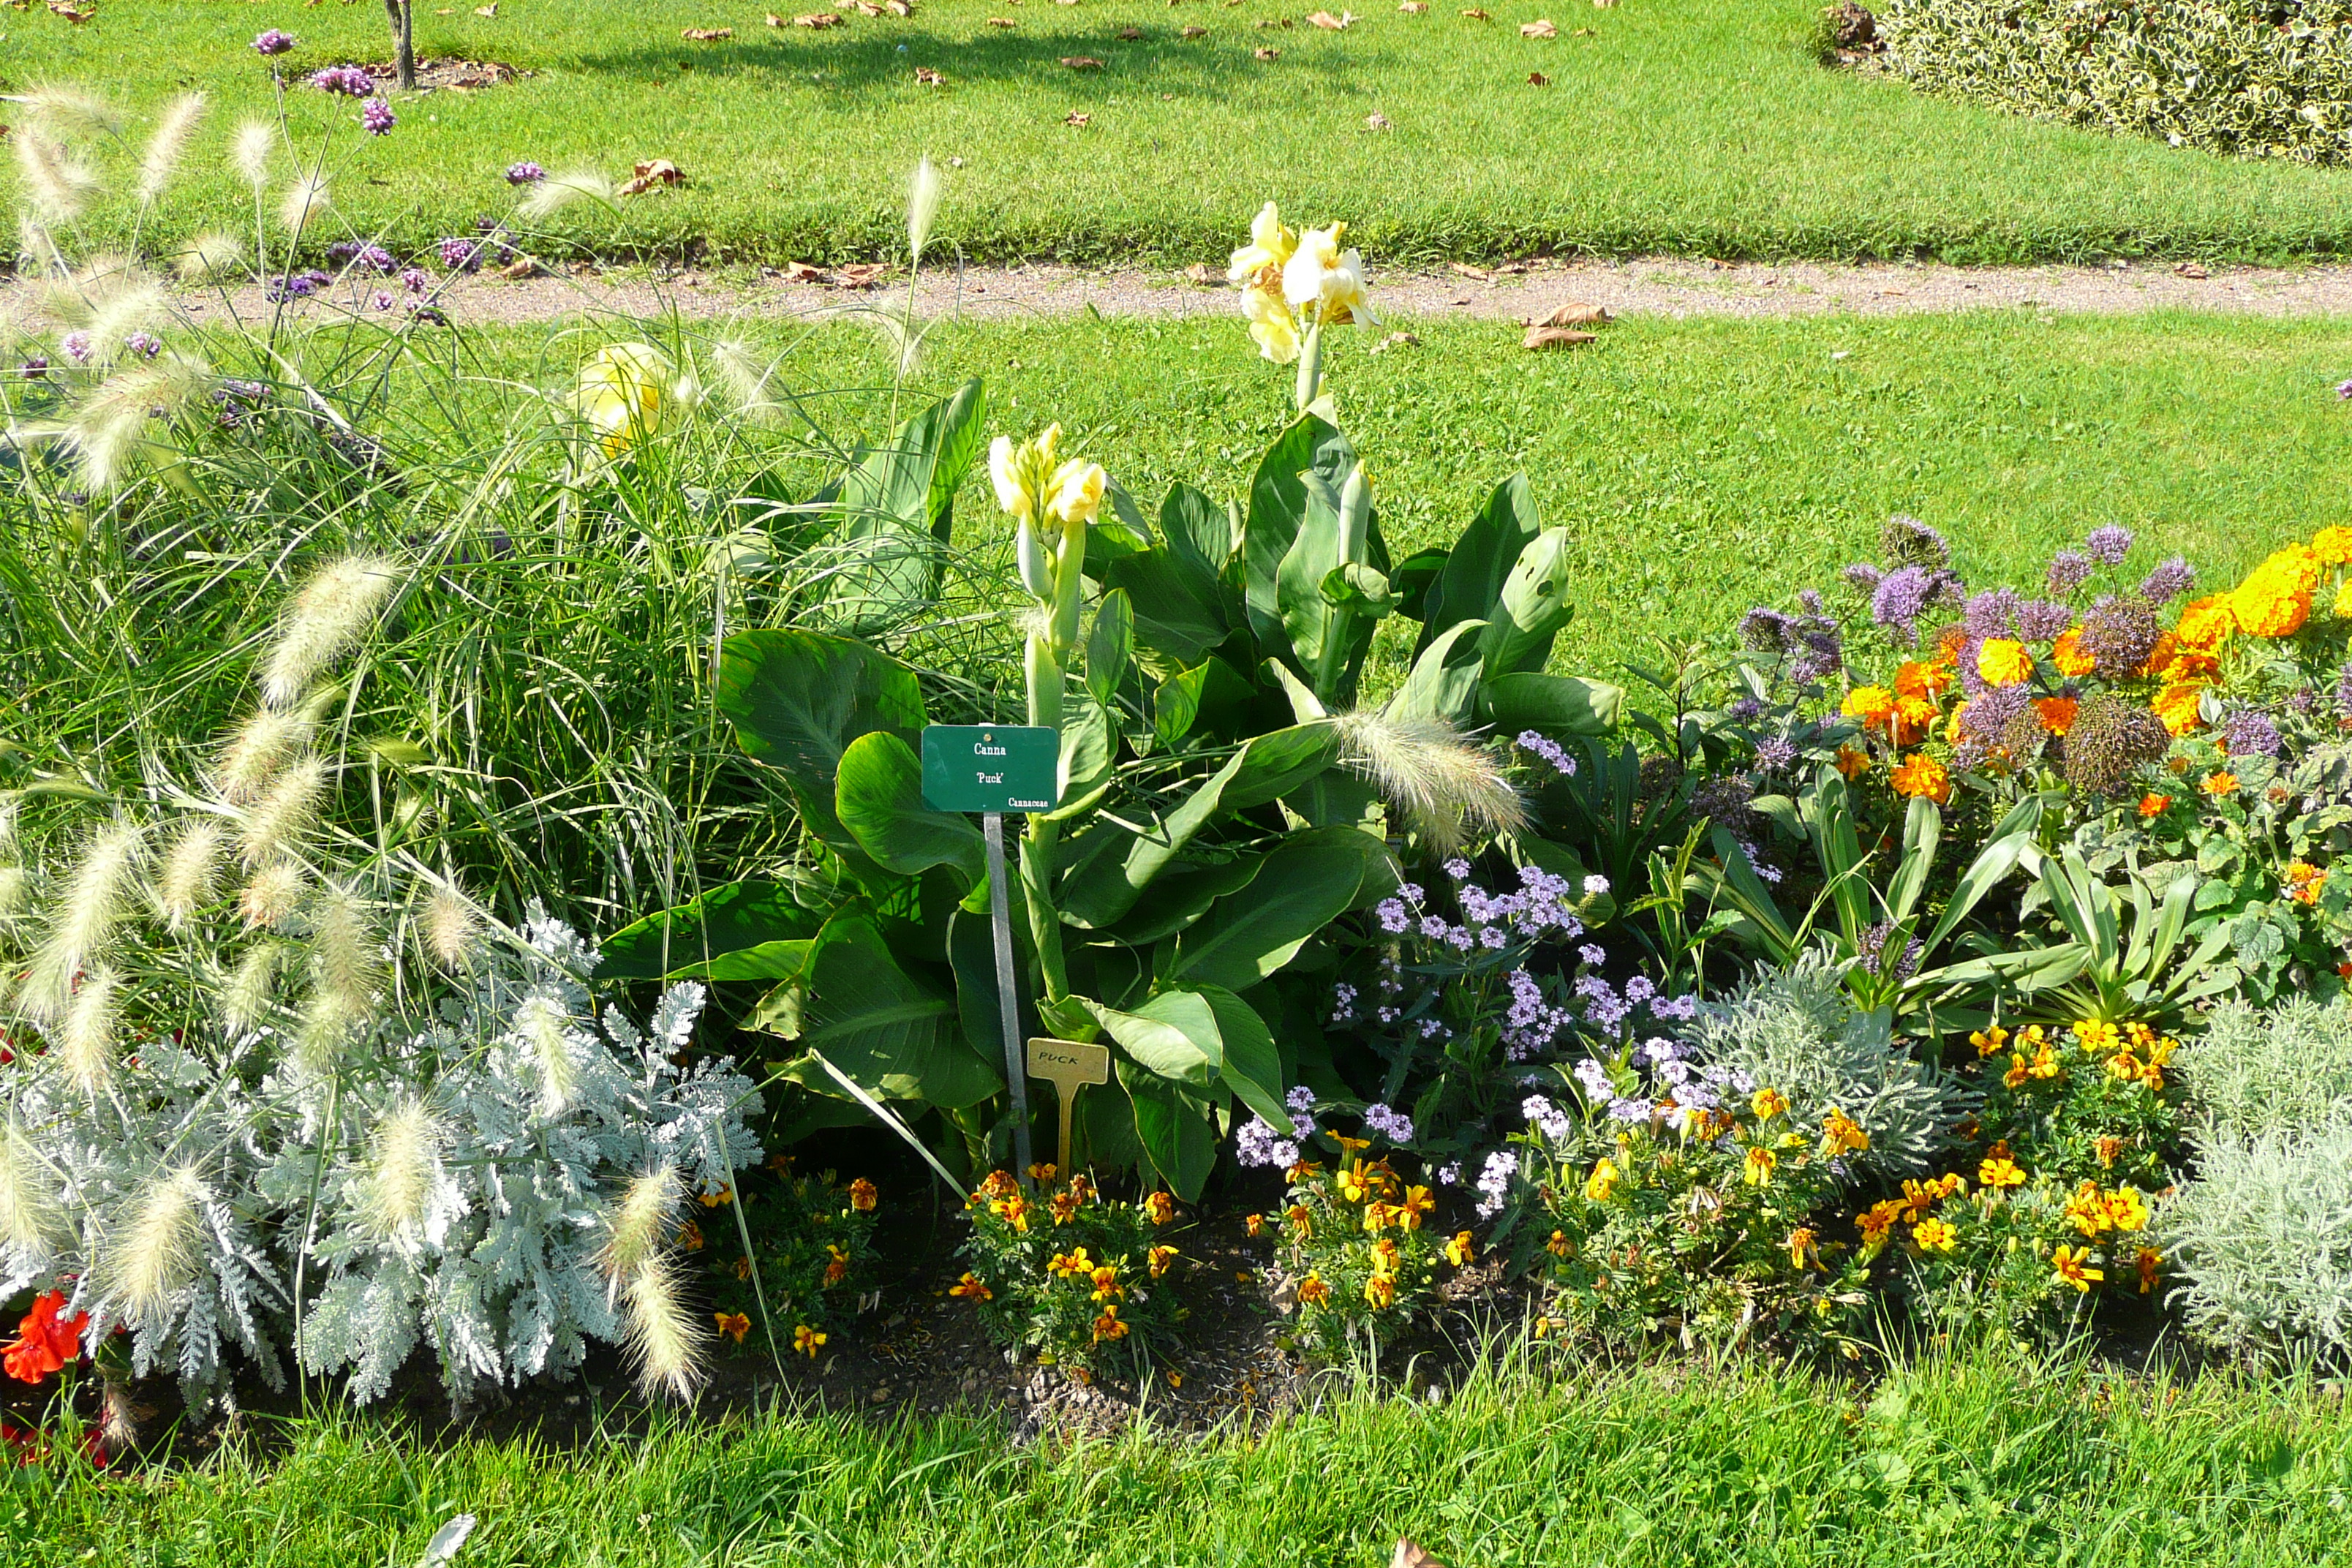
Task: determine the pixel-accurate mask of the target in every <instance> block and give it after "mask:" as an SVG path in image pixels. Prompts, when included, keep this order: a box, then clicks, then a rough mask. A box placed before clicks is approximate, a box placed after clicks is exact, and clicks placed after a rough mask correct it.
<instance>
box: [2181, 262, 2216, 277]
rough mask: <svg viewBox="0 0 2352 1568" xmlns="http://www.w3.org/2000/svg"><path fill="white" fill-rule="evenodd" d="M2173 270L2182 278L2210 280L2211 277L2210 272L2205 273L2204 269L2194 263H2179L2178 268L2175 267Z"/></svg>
mask: <svg viewBox="0 0 2352 1568" xmlns="http://www.w3.org/2000/svg"><path fill="white" fill-rule="evenodd" d="M2173 270H2174V271H2175V272H2178V273H2179V274H2180V276H2182V277H2183V278H2210V277H2212V276H2213V275H2212V274H2211V273H2210V272H2208V271H2206V270H2205V268H2202V267H2200V266H2199V265H2198V264H2197V263H2196V262H2194V261H2184V262H2182V263H2180V265H2179V266H2178V267H2175V268H2173Z"/></svg>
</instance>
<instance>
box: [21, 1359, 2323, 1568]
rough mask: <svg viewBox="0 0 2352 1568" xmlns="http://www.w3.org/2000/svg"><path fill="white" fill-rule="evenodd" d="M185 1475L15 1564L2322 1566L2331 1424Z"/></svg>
mask: <svg viewBox="0 0 2352 1568" xmlns="http://www.w3.org/2000/svg"><path fill="white" fill-rule="evenodd" d="M250 1435H251V1436H255V1437H268V1438H281V1439H283V1441H282V1443H280V1444H278V1445H276V1446H275V1447H274V1449H273V1451H269V1452H268V1453H267V1454H266V1456H261V1457H257V1451H256V1448H253V1447H247V1448H236V1447H232V1448H231V1449H230V1450H228V1451H227V1452H226V1453H225V1454H223V1455H221V1456H220V1457H218V1458H215V1459H214V1460H212V1461H210V1462H207V1463H205V1464H204V1465H202V1466H198V1467H194V1468H160V1469H154V1470H150V1471H148V1472H145V1473H140V1474H132V1475H128V1476H124V1477H121V1478H119V1479H93V1478H92V1477H91V1475H90V1473H89V1471H88V1470H87V1469H85V1468H81V1467H79V1466H67V1465H57V1466H36V1467H30V1468H19V1469H12V1470H10V1471H8V1472H7V1473H6V1474H5V1476H0V1549H5V1552H6V1553H7V1557H6V1561H7V1562H8V1563H10V1564H12V1565H13V1564H26V1565H29V1564H36V1563H38V1564H59V1563H77V1562H83V1561H89V1562H103V1563H107V1564H109V1565H110V1568H166V1565H169V1568H213V1565H215V1564H217V1565H219V1568H314V1565H319V1564H327V1563H337V1564H342V1563H352V1564H363V1563H385V1564H390V1565H394V1568H408V1565H410V1564H413V1563H416V1562H417V1561H418V1560H419V1558H420V1557H421V1556H422V1555H423V1553H424V1550H425V1542H426V1541H427V1539H428V1538H429V1537H430V1536H431V1535H432V1534H433V1532H434V1531H436V1529H437V1528H439V1527H440V1526H442V1525H443V1524H444V1523H446V1521H448V1520H450V1519H451V1518H452V1517H453V1516H455V1515H457V1514H459V1513H471V1514H473V1515H475V1516H476V1517H477V1519H478V1526H477V1529H476V1531H475V1533H474V1534H473V1536H472V1538H471V1539H470V1540H469V1541H468V1542H467V1545H466V1548H465V1549H464V1550H463V1551H462V1552H459V1553H458V1555H457V1563H459V1564H461V1565H462V1568H491V1565H508V1564H512V1565H517V1568H520V1565H522V1564H541V1563H544V1564H550V1565H556V1564H561V1565H563V1568H586V1565H589V1564H595V1565H598V1568H635V1565H639V1564H643V1565H646V1568H654V1565H660V1568H686V1565H688V1564H695V1565H700V1564H721V1563H723V1564H726V1565H728V1568H765V1565H769V1564H777V1565H783V1564H790V1565H792V1568H819V1565H831V1564H843V1565H849V1564H856V1565H860V1568H863V1565H868V1564H890V1565H892V1568H925V1565H940V1568H945V1565H950V1564H951V1565H955V1568H999V1565H1003V1568H1016V1565H1017V1568H1160V1565H1162V1564H1165V1565H1169V1568H1175V1565H1179V1564H1181V1565H1185V1568H1192V1565H1209V1564H1214V1565H1216V1568H1228V1565H1231V1568H1244V1565H1246V1568H1256V1565H1260V1564H1264V1565H1266V1568H1276V1565H1280V1568H1309V1565H1313V1568H1379V1565H1381V1564H1383V1563H1387V1561H1388V1559H1389V1553H1390V1551H1391V1547H1392V1546H1393V1544H1394V1542H1395V1541H1396V1540H1397V1538H1398V1537H1399V1536H1400V1535H1404V1536H1408V1537H1411V1538H1412V1539H1413V1540H1415V1541H1418V1542H1421V1543H1422V1544H1423V1545H1424V1546H1425V1547H1427V1548H1428V1549H1429V1550H1431V1551H1432V1552H1435V1553H1436V1554H1437V1555H1438V1556H1439V1557H1440V1558H1441V1559H1442V1560H1444V1562H1446V1563H1451V1564H1454V1565H1455V1568H1518V1565H1523V1564H1524V1565H1536V1564H1542V1565H1553V1564H1571V1563H1572V1564H1579V1565H1582V1564H1620V1563H1622V1564H1629V1565H1631V1564H1641V1565H1643V1568H1648V1565H1652V1564H1685V1563H1689V1564H1697V1563H1740V1564H1759V1565H1760V1564H1773V1565H1776V1568H1796V1565H1798V1564H1815V1563H1818V1564H1824V1565H1828V1564H1835V1565H1838V1568H1846V1565H1850V1564H1857V1563H1889V1564H1896V1563H1899V1564H1904V1565H1905V1568H1962V1565H1979V1564H1980V1565H1983V1568H2017V1565H2018V1564H2021V1563H2074V1562H2081V1563H2094V1562H2095V1563H2100V1564H2103V1565H2114V1568H2128V1565H2134V1564H2148V1565H2151V1568H2153V1565H2157V1564H2165V1565H2174V1564H2180V1563H2231V1564H2232V1565H2233V1568H2263V1565H2266V1564H2281V1565H2290V1564H2291V1565H2295V1568H2301V1565H2302V1564H2305V1563H2322V1562H2329V1561H2333V1560H2335V1556H2336V1552H2338V1550H2339V1548H2340V1543H2341V1541H2342V1531H2343V1528H2344V1526H2343V1519H2344V1509H2345V1506H2346V1504H2345V1498H2346V1496H2347V1491H2348V1490H2352V1420H2348V1419H2347V1415H2346V1413H2345V1410H2344V1406H2343V1404H2342V1402H2341V1401H2340V1399H2336V1398H2334V1397H2331V1396H2326V1395H2323V1394H2315V1393H2314V1392H2312V1391H2310V1390H2308V1389H2290V1388H2278V1387H2270V1386H2256V1385H2252V1384H2243V1383H2240V1382H2238V1381H2236V1380H2233V1379H2231V1378H2227V1377H2219V1376H2208V1377H2205V1378H2201V1379H2198V1380H2195V1381H2189V1382H2172V1381H2168V1380H2164V1379H2161V1378H2159V1379H2155V1380H2148V1381H2134V1380H2127V1379H2125V1378H2122V1377H2119V1376H2116V1375H2114V1374H2109V1373H2094V1372H2086V1371H2081V1370H2072V1371H2070V1370H2068V1369H2067V1368H2065V1367H2064V1366H2063V1365H2061V1366H2057V1367H2052V1366H2048V1365H2041V1366H2036V1365H2033V1364H2030V1363H2023V1362H2018V1361H2011V1360H2009V1359H2004V1358H1993V1357H1990V1356H1982V1355H1979V1356H1971V1357H1967V1358H1963V1359H1959V1360H1956V1361H1953V1362H1950V1363H1938V1364H1934V1365H1928V1366H1924V1367H1921V1368H1919V1369H1917V1370H1915V1371H1910V1372H1903V1373H1896V1374H1895V1375H1894V1376H1892V1377H1891V1378H1889V1379H1888V1380H1887V1381H1886V1382H1885V1383H1884V1384H1880V1385H1878V1386H1876V1387H1875V1388H1864V1387H1861V1386H1859V1385H1854V1384H1845V1383H1843V1382H1836V1381H1828V1380H1823V1379H1820V1378H1817V1377H1815V1376H1812V1375H1809V1374H1806V1373H1801V1372H1793V1371H1786V1370H1778V1369H1773V1368H1769V1367H1763V1366H1750V1367H1746V1368H1741V1369H1738V1370H1732V1371H1706V1370H1701V1369H1696V1368H1685V1369H1678V1370H1675V1371H1671V1372H1666V1371H1662V1372H1656V1373H1633V1374H1630V1375H1623V1376H1617V1377H1608V1376H1600V1375H1593V1374H1591V1373H1586V1374H1582V1375H1578V1374H1575V1373H1570V1374H1568V1375H1567V1376H1566V1377H1565V1378H1555V1377H1547V1376H1542V1375H1528V1374H1525V1373H1514V1374H1507V1375H1486V1376H1481V1377H1477V1378H1475V1379H1473V1380H1472V1381H1471V1382H1470V1383H1469V1384H1467V1385H1466V1386H1465V1387H1464V1388H1462V1389H1461V1390H1459V1391H1457V1392H1456V1393H1455V1394H1454V1396H1453V1397H1451V1398H1449V1399H1446V1400H1444V1401H1443V1402H1434V1401H1429V1402H1424V1401H1421V1400H1417V1399H1415V1398H1413V1397H1411V1396H1410V1395H1409V1394H1407V1393H1406V1392H1405V1391H1403V1390H1402V1389H1399V1388H1396V1387H1394V1386H1391V1387H1386V1388H1382V1389H1378V1390H1370V1389H1359V1390H1357V1391H1355V1392H1352V1393H1348V1394H1340V1395H1339V1396H1338V1397H1336V1398H1334V1399H1332V1400H1330V1401H1329V1402H1328V1403H1327V1404H1326V1405H1324V1407H1323V1408H1322V1409H1321V1410H1320V1411H1318V1413H1316V1414H1313V1415H1307V1416H1303V1417H1293V1418H1290V1419H1287V1420H1285V1421H1283V1422H1282V1423H1280V1424H1279V1425H1277V1426H1274V1427H1273V1428H1272V1429H1271V1430H1268V1431H1265V1432H1263V1433H1262V1434H1261V1435H1259V1436H1239V1435H1228V1436H1223V1437H1220V1438H1212V1439H1208V1440H1204V1441H1198V1442H1187V1441H1183V1440H1177V1439H1170V1438H1167V1437H1164V1436H1152V1435H1150V1434H1148V1433H1142V1434H1130V1435H1129V1436H1126V1437H1123V1438H1120V1439H1118V1440H1116V1441H1110V1442H1100V1443H1092V1444H1065V1443H1059V1442H1055V1441H1052V1440H1047V1441H1043V1442H1039V1443H1036V1444H1034V1445H1030V1446H1023V1445H1018V1444H1014V1443H1012V1442H1009V1441H1008V1440H1007V1434H1006V1433H1005V1431H1004V1430H1003V1428H1002V1427H1001V1426H998V1425H996V1424H995V1423H994V1422H992V1421H991V1420H988V1419H984V1418H973V1417H965V1416H959V1415H952V1414H950V1415H945V1416H941V1417H937V1418H926V1419H922V1420H913V1421H900V1422H897V1423H868V1422H866V1421H864V1420H861V1419H860V1418H858V1417H856V1416H847V1417H844V1416H820V1415H790V1414H771V1415H764V1416H755V1417H736V1418H731V1419H729V1420H727V1421H725V1422H724V1423H723V1424H721V1425H719V1426H716V1427H715V1428H714V1427H713V1426H708V1425H697V1424H694V1423H692V1422H690V1421H687V1420H679V1419H664V1420H661V1421H658V1422H657V1423H656V1426H655V1428H654V1429H653V1430H652V1431H651V1432H649V1433H648V1432H643V1431H639V1432H635V1433H629V1432H615V1433H614V1434H613V1435H611V1436H609V1437H608V1438H605V1439H604V1440H600V1441H596V1442H593V1443H591V1444H589V1445H587V1446H585V1447H581V1448H578V1449H575V1450H571V1451H562V1450H555V1449H551V1448H549V1447H542V1446H539V1445H535V1444H533V1443H531V1442H530V1441H528V1440H520V1441H518V1440H511V1439H509V1440H486V1439H457V1440H441V1441H427V1440H423V1439H420V1438H419V1437H418V1436H416V1435H415V1434H413V1433H410V1432H405V1431H403V1430H400V1429H397V1428H394V1427H392V1426H388V1425H386V1424H384V1423H383V1422H381V1421H377V1420H373V1419H370V1418H367V1417H362V1416H352V1415H329V1416H324V1417H320V1418H315V1419H310V1420H305V1421H301V1422H297V1423H292V1424H289V1426H285V1427H283V1428H279V1427H276V1426H263V1427H261V1428H258V1429H256V1430H254V1431H253V1432H252V1433H251V1434H250Z"/></svg>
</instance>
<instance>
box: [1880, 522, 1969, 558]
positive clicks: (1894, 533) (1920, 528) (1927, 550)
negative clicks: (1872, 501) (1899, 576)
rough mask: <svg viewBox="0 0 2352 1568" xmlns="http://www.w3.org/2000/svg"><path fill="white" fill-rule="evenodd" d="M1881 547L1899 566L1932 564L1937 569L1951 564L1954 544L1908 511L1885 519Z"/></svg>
mask: <svg viewBox="0 0 2352 1568" xmlns="http://www.w3.org/2000/svg"><path fill="white" fill-rule="evenodd" d="M1878 548H1879V551H1880V552H1881V553H1882V554H1884V555H1885V557H1886V558H1887V559H1888V560H1889V561H1892V562H1894V563H1895V564H1896V565H1898V566H1931V567H1934V568H1936V569H1937V571H1941V570H1942V569H1943V568H1945V567H1947V566H1949V565H1950V564H1951V563H1952V547H1951V546H1950V545H1949V544H1948V543H1946V542H1945V541H1944V536H1943V535H1942V534H1940V533H1938V532H1937V531H1935V530H1934V529H1932V528H1929V527H1928V526H1927V524H1926V523H1924V522H1921V521H1919V520H1918V519H1917V518H1916V517H1913V516H1911V515H1909V514H1908V513H1906V512H1899V511H1898V512H1896V513H1895V515H1894V516H1893V517H1890V518H1888V519H1887V520H1886V527H1885V530H1884V531H1882V532H1881V533H1880V534H1879V536H1878Z"/></svg>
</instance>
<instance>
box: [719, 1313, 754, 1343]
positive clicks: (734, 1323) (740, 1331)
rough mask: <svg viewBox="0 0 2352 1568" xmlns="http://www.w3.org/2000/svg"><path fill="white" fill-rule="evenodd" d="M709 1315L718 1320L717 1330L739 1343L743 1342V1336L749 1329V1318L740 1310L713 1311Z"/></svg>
mask: <svg viewBox="0 0 2352 1568" xmlns="http://www.w3.org/2000/svg"><path fill="white" fill-rule="evenodd" d="M710 1315H711V1316H712V1317H714V1318H716V1319H718V1320H719V1332H720V1333H722V1334H725V1335H726V1336H727V1337H728V1338H729V1339H730V1340H733V1341H734V1342H736V1343H737V1344H739V1345H740V1344H741V1343H742V1342H743V1336H744V1335H745V1334H748V1333H750V1332H751V1319H750V1318H748V1317H746V1316H744V1315H743V1314H742V1313H740V1312H713V1313H711V1314H710Z"/></svg>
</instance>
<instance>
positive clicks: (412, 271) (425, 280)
mask: <svg viewBox="0 0 2352 1568" xmlns="http://www.w3.org/2000/svg"><path fill="white" fill-rule="evenodd" d="M400 286H401V287H402V288H404V289H407V290H408V291H409V292H410V293H412V294H422V293H424V292H425V290H426V289H430V288H432V287H433V274H431V273H430V272H427V271H425V268H422V267H411V268H407V269H406V270H404V271H403V272H402V273H401V275H400Z"/></svg>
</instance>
